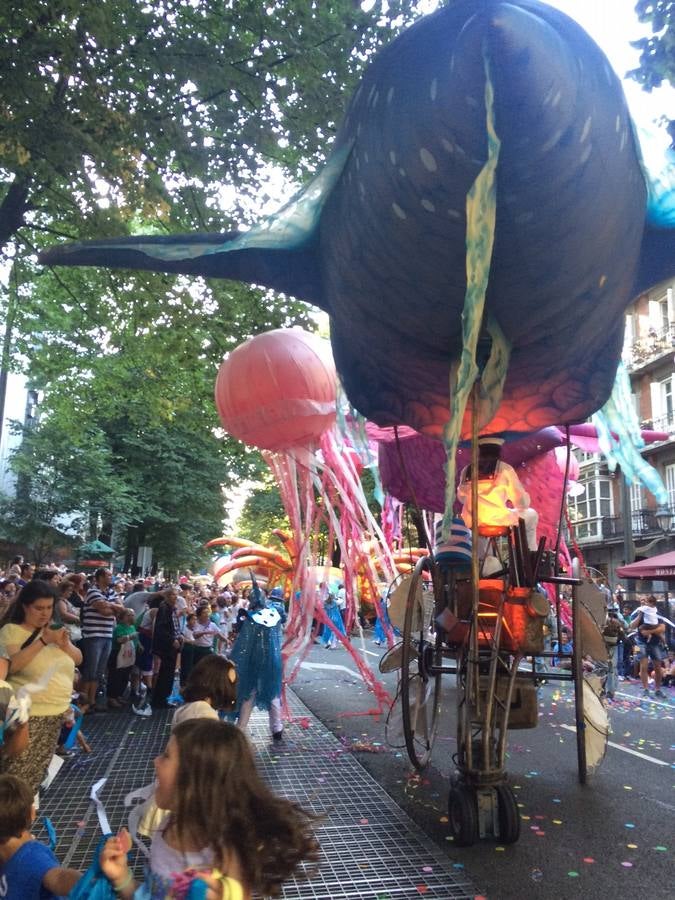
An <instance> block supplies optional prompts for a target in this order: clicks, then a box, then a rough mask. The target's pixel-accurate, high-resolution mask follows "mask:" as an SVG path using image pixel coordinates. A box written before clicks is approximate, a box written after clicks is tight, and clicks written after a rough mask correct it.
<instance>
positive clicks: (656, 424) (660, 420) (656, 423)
mask: <svg viewBox="0 0 675 900" xmlns="http://www.w3.org/2000/svg"><path fill="white" fill-rule="evenodd" d="M651 427H652V428H653V429H654V431H665V432H667V433H668V434H672V433H673V432H675V413H672V412H671V413H667V414H666V415H665V416H656V418H654V419H652V423H651Z"/></svg>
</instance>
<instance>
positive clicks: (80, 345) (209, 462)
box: [0, 0, 413, 566]
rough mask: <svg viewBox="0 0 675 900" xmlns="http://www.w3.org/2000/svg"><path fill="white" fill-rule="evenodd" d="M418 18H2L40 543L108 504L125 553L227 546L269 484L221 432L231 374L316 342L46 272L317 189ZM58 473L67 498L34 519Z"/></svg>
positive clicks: (275, 318) (9, 222) (245, 13)
mask: <svg viewBox="0 0 675 900" xmlns="http://www.w3.org/2000/svg"><path fill="white" fill-rule="evenodd" d="M412 15H413V13H412V12H411V10H410V2H409V0H390V2H389V4H388V13H387V15H386V16H385V15H383V14H382V12H381V10H380V8H379V4H375V5H373V6H372V8H371V10H370V11H369V12H364V11H363V10H362V9H361V8H360V4H359V3H357V2H354V0H325V2H324V0H322V2H320V3H319V2H315V0H309V2H306V3H298V2H296V0H270V2H269V3H266V4H262V3H259V2H254V0H200V2H198V3H195V2H193V0H148V2H144V3H140V2H138V0H98V2H97V3H91V4H83V3H81V2H79V0H16V2H14V3H11V4H3V5H2V8H0V277H1V276H2V265H1V263H2V256H3V254H4V257H5V258H6V259H7V260H9V261H11V262H12V266H13V269H12V277H11V289H9V290H7V291H6V292H5V296H4V303H3V304H2V305H3V311H2V315H3V319H4V323H5V340H4V352H3V358H2V369H6V368H7V367H8V366H9V365H13V366H14V367H16V368H19V369H21V368H22V369H24V371H26V372H27V374H28V376H29V377H30V379H31V381H32V382H33V384H34V385H35V386H36V387H38V388H39V389H40V390H41V391H42V392H43V401H42V422H41V424H40V426H39V428H38V430H37V431H36V432H35V433H34V434H33V435H32V436H31V440H30V441H28V442H26V444H25V446H24V447H23V448H22V450H21V451H20V452H19V454H18V455H17V457H16V459H15V467H16V469H17V471H18V472H20V473H22V476H23V477H24V480H23V498H24V507H23V512H22V516H23V519H21V521H25V523H26V525H28V524H29V521H31V518H30V515H29V510H30V509H31V508H32V509H33V519H32V521H33V523H34V524H37V523H44V522H46V521H47V520H49V519H50V515H52V512H54V513H56V512H57V511H56V507H57V506H59V507H60V508H61V512H68V513H73V512H75V513H77V514H78V515H80V514H84V512H86V511H87V510H89V511H92V510H94V509H95V508H96V504H97V503H98V502H99V500H98V499H97V498H100V496H101V495H102V494H103V495H105V494H106V493H108V494H109V495H110V499H111V502H110V504H109V505H107V506H105V508H103V507H101V510H102V512H101V513H100V515H101V518H102V519H104V526H103V527H104V533H105V534H106V535H109V534H110V532H111V530H112V528H113V527H115V528H117V529H118V530H119V529H124V528H126V529H127V541H126V542H127V544H128V546H133V545H134V544H135V543H138V542H139V541H146V542H148V543H153V544H154V546H155V548H156V551H157V553H159V555H160V559H161V560H162V561H163V562H165V563H166V564H167V565H171V566H176V565H179V564H181V565H182V564H186V563H189V562H193V561H194V558H195V554H197V553H198V548H199V545H200V542H201V541H202V540H204V539H206V538H208V537H211V536H213V534H214V533H216V534H217V533H218V532H219V530H220V525H219V522H218V519H219V517H220V516H221V514H222V513H221V505H220V488H219V485H220V484H224V485H225V487H226V489H227V486H228V485H231V484H232V483H236V481H237V480H238V479H240V478H246V477H251V476H255V475H257V474H259V473H260V471H261V461H260V458H259V456H258V455H257V454H254V453H250V452H248V451H245V450H244V449H243V448H242V447H241V445H239V444H237V443H236V442H234V441H232V440H231V439H229V438H226V437H223V435H222V433H220V434H219V433H218V432H217V427H218V423H217V420H216V415H215V410H214V406H213V400H212V391H213V381H214V378H215V374H216V371H217V367H218V364H219V362H220V360H221V358H222V356H223V354H224V353H226V352H227V351H229V350H231V349H233V348H234V347H235V346H236V345H237V344H239V343H240V342H241V341H242V340H244V339H245V338H246V337H248V336H250V335H252V334H256V333H258V332H261V331H264V330H267V329H269V328H273V327H280V326H284V325H290V324H296V323H297V324H307V323H308V319H307V310H306V307H305V306H303V305H300V304H298V303H297V302H296V301H294V300H292V299H291V298H284V297H275V298H272V297H271V296H270V295H269V294H268V293H264V292H261V291H259V290H254V289H251V288H248V287H244V286H241V285H235V284H232V283H226V282H210V283H208V284H207V283H206V282H204V281H201V280H192V281H190V280H188V279H183V278H178V279H174V278H171V277H168V276H162V275H155V274H150V273H116V272H106V271H97V270H88V269H74V270H59V271H54V272H49V271H42V270H39V269H37V268H36V265H35V262H34V260H35V250H36V249H40V248H41V247H43V246H44V245H45V244H48V243H52V242H54V240H58V239H60V238H69V239H74V240H78V239H88V238H95V237H103V236H118V235H122V234H129V233H138V232H154V233H171V232H175V231H184V230H195V229H209V230H216V229H219V228H223V229H227V228H230V227H231V226H232V224H233V222H235V221H236V222H242V221H243V222H246V221H250V220H252V219H253V218H257V217H258V215H259V210H260V207H261V206H262V205H263V204H264V203H265V202H267V201H268V200H269V196H268V194H269V192H270V191H271V188H270V187H269V183H268V182H269V176H270V171H271V169H272V167H274V168H275V169H277V170H279V171H281V172H282V173H283V175H284V177H286V178H290V179H292V180H294V181H296V182H299V181H302V180H303V179H304V178H306V177H307V176H308V175H310V174H311V173H312V172H313V171H314V169H315V168H316V166H317V165H318V164H319V163H320V161H321V160H322V158H323V156H324V154H325V152H326V146H327V144H329V143H330V141H331V139H332V136H333V134H334V132H335V130H336V126H337V123H338V121H339V119H340V117H341V114H342V109H343V106H344V104H345V102H346V100H347V99H348V97H349V96H350V93H351V89H352V88H353V85H354V82H355V81H356V79H357V77H358V75H359V72H360V70H361V69H362V68H363V65H364V64H365V63H366V62H367V60H368V58H369V57H370V56H371V55H372V53H373V52H374V51H375V50H376V49H377V47H378V46H379V45H380V44H381V43H383V42H385V41H387V40H389V39H391V37H393V36H394V34H395V32H396V28H397V27H400V26H401V25H403V24H404V23H405V22H406V21H407V20H408V19H410V18H411V16H412ZM392 25H394V26H396V27H392ZM50 446H51V447H52V448H54V449H55V451H57V453H56V456H55V459H56V465H57V467H58V460H59V454H60V453H64V454H67V452H68V449H69V448H70V450H71V451H72V449H73V448H74V447H77V448H80V447H84V448H90V449H91V452H90V453H87V452H85V453H83V454H82V455H81V456H80V457H79V459H80V464H81V465H83V466H84V465H85V463H87V462H88V463H89V464H90V470H89V471H88V474H86V477H85V473H84V472H82V473H81V477H80V478H76V477H74V476H73V477H71V476H70V475H69V474H68V472H69V470H70V468H71V460H70V457H68V456H66V457H64V460H65V462H64V472H63V473H61V472H58V473H57V472H56V469H52V470H50V469H49V458H50V457H49V450H50ZM38 460H41V462H40V464H39V465H38V466H37V468H36V469H34V470H33V469H32V468H31V467H32V466H34V465H36V464H37V461H38ZM72 466H74V462H72ZM97 466H98V472H100V473H101V475H100V477H99V475H98V474H96V471H95V470H96V468H97ZM49 473H51V475H53V476H54V478H53V479H52V481H53V486H54V487H55V488H56V486H57V485H58V486H59V487H58V491H56V490H55V491H54V492H52V494H50V495H49V497H50V501H49V502H50V504H51V506H49V508H47V506H45V507H44V508H42V507H40V509H38V506H36V505H35V504H41V503H43V502H46V499H45V498H46V497H47V493H45V491H46V488H47V482H48V481H49ZM62 476H63V477H62ZM106 486H107V491H106ZM31 503H33V504H34V505H33V506H32V507H31V506H30V504H31ZM106 503H107V501H106ZM52 506H53V507H54V510H52ZM15 512H17V514H18V508H17V509H16V510H15ZM16 521H17V523H18V522H19V519H17V520H16ZM41 527H42V526H41ZM157 553H156V555H157Z"/></svg>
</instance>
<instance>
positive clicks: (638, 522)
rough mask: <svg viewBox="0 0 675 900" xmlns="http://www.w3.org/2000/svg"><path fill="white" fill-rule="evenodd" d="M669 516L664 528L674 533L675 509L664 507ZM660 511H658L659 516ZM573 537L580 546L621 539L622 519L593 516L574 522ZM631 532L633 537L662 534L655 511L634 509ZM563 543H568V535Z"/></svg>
mask: <svg viewBox="0 0 675 900" xmlns="http://www.w3.org/2000/svg"><path fill="white" fill-rule="evenodd" d="M666 510H667V512H668V513H669V515H670V521H669V522H668V526H667V528H666V532H667V533H671V532H675V507H670V506H669V507H666V509H664V510H663V511H664V512H665V511H666ZM661 512H662V510H659V515H661ZM573 527H574V536H575V537H576V539H577V540H578V541H579V543H580V544H590V543H593V542H594V541H603V540H604V541H607V540H612V539H614V538H623V532H624V527H623V518H622V517H621V516H595V517H594V518H591V519H581V520H579V521H578V522H575V523H574V525H573ZM631 531H632V534H633V536H634V537H639V538H649V537H656V536H657V535H659V534H663V531H662V529H661V527H660V526H659V523H658V520H657V518H656V510H655V509H636V510H634V511H633V513H632V514H631ZM564 536H565V541H566V542H568V543H569V540H568V535H567V534H565V535H564Z"/></svg>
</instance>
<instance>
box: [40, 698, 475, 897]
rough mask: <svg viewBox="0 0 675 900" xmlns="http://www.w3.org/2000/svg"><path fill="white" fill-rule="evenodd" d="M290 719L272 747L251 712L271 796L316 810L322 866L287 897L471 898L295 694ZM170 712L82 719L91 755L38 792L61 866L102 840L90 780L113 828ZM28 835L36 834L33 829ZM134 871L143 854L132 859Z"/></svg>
mask: <svg viewBox="0 0 675 900" xmlns="http://www.w3.org/2000/svg"><path fill="white" fill-rule="evenodd" d="M288 699H289V702H290V704H291V710H292V712H293V714H294V716H296V717H298V718H300V719H301V720H302V721H303V723H304V724H308V725H309V727H307V728H302V727H300V725H298V724H291V725H289V726H287V728H286V731H285V738H284V740H283V742H281V743H280V744H275V743H273V742H272V741H270V739H269V731H268V727H267V716H266V715H265V714H262V713H259V712H256V713H255V714H254V716H253V717H252V718H251V723H250V733H251V738H252V741H253V744H254V746H255V748H256V753H257V759H256V761H257V764H258V766H259V769H260V772H261V774H262V775H263V777H264V778H265V780H266V781H267V782H268V784H269V785H270V786H271V787H272V788H273V789H274V790H275V791H276V792H278V793H279V794H282V795H283V796H285V797H288V798H289V799H291V800H293V801H295V802H297V803H299V804H301V805H302V806H304V807H305V808H307V809H309V810H311V811H312V812H315V813H317V814H320V815H323V816H324V819H323V821H322V822H321V823H320V824H319V826H318V828H317V836H318V839H319V842H320V844H321V850H322V858H321V864H320V869H319V872H318V873H317V874H315V875H314V876H313V877H312V879H311V880H300V879H297V880H295V879H293V880H290V881H289V882H288V883H287V884H286V885H285V886H284V892H283V897H284V898H286V900H357V898H358V900H415V898H418V897H420V896H422V895H423V896H425V897H428V898H434V900H473V898H474V897H475V894H476V891H475V890H474V889H473V887H472V886H471V884H470V883H469V881H468V880H467V879H466V877H465V875H464V872H463V870H456V869H453V866H452V863H451V862H450V861H449V860H448V858H447V857H445V856H444V854H443V853H442V851H441V850H440V849H439V848H438V847H437V846H436V845H435V844H434V843H433V842H432V841H431V840H430V839H429V838H428V837H427V836H426V835H425V834H424V833H423V832H422V831H421V829H419V828H418V826H417V825H415V823H413V822H412V820H411V819H409V818H408V816H407V815H406V814H405V813H404V812H403V810H402V809H401V808H400V807H399V806H398V805H397V804H396V803H395V802H394V801H393V800H392V799H391V798H390V797H389V795H388V794H387V793H386V792H385V791H384V790H383V789H382V788H381V787H380V786H379V784H378V783H377V782H376V781H375V780H374V779H373V778H372V777H371V776H370V775H369V774H368V772H366V770H365V769H364V768H363V766H361V765H360V763H359V762H358V760H357V759H356V758H355V757H354V756H353V754H351V753H348V752H345V748H344V747H343V746H342V744H340V742H339V741H338V740H337V739H336V738H335V736H334V735H333V734H332V733H331V732H330V731H328V729H327V728H326V727H325V726H324V725H323V724H322V723H321V722H320V721H319V720H318V719H317V718H316V717H315V716H313V715H312V713H310V712H309V710H308V709H307V708H306V707H305V706H304V704H302V702H301V701H300V700H299V699H298V698H297V697H295V695H293V694H292V693H291V692H290V691H289V696H288ZM170 719H171V712H170V711H169V712H168V713H157V712H156V713H155V714H154V716H153V717H152V718H151V719H141V718H138V717H136V716H133V715H128V714H126V713H119V714H118V713H109V714H105V715H101V716H92V717H90V718H89V719H88V720H87V722H86V728H85V730H86V733H87V737H88V739H89V740H90V742H91V743H92V745H93V748H94V753H92V754H91V756H84V755H81V754H78V755H77V756H75V757H73V758H71V759H69V760H67V762H66V763H65V765H64V766H63V768H62V769H61V771H60V772H59V774H58V776H57V778H56V779H55V781H54V783H53V785H52V786H51V788H50V789H49V791H48V792H47V793H46V795H45V798H44V801H43V804H42V808H41V810H40V813H41V814H43V815H47V816H49V817H50V818H51V820H52V822H53V823H54V826H55V828H56V831H57V836H58V841H59V842H58V846H57V855H58V857H59V859H60V860H61V861H62V862H63V864H64V865H70V866H74V867H75V868H82V869H85V868H86V867H87V866H88V865H89V864H90V862H91V859H92V857H93V854H94V852H95V850H96V847H97V845H98V842H99V840H100V829H99V827H98V820H97V817H96V813H95V810H94V806H93V804H92V803H91V801H89V799H88V797H89V791H90V788H91V785H92V784H93V783H94V782H96V781H97V780H98V779H99V778H102V777H107V779H108V780H107V782H106V785H105V787H104V789H103V790H102V792H101V795H100V796H101V799H102V801H103V803H104V805H105V807H106V812H107V814H108V817H109V819H110V825H111V828H112V829H113V831H115V830H117V828H119V827H120V826H121V825H122V824H123V823H124V821H125V819H126V810H125V809H124V805H123V798H124V796H125V795H126V794H127V793H128V792H129V791H132V790H134V789H135V788H138V787H141V786H142V785H144V784H147V783H148V782H149V781H151V780H152V777H153V766H152V761H153V759H154V757H155V756H156V755H157V754H158V753H159V752H160V750H161V749H162V748H163V746H164V744H165V742H166V740H167V736H168V733H169V722H170ZM36 836H37V837H40V838H42V837H43V836H42V835H41V834H39V833H38V832H36ZM134 868H135V869H136V872H137V874H139V875H140V873H141V872H142V868H143V860H142V857H140V854H138V855H137V857H136V858H135V859H134Z"/></svg>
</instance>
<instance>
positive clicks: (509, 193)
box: [41, 0, 675, 436]
mask: <svg viewBox="0 0 675 900" xmlns="http://www.w3.org/2000/svg"><path fill="white" fill-rule="evenodd" d="M487 79H489V81H490V84H491V87H492V90H493V92H494V101H493V109H492V114H493V116H494V126H495V131H496V134H497V136H498V139H499V142H500V147H499V157H498V161H497V168H496V225H495V228H494V247H493V250H492V255H491V259H490V260H489V262H490V269H489V280H488V285H487V293H486V301H485V312H486V314H487V315H489V316H491V317H492V318H493V319H494V321H496V323H497V324H498V325H499V326H500V328H501V330H502V332H503V334H504V335H505V337H506V340H507V342H508V344H509V345H510V348H511V349H510V361H509V366H508V374H507V376H506V381H505V384H504V389H503V394H502V398H501V402H500V404H499V406H498V408H497V412H496V415H495V416H494V419H493V420H492V422H491V423H490V427H489V430H490V431H495V432H496V431H524V432H525V431H533V430H535V429H538V428H543V427H545V426H548V425H554V424H561V423H571V422H579V421H583V420H584V419H586V418H587V417H588V416H589V415H590V414H591V413H593V412H594V411H595V410H597V409H598V408H599V407H600V406H601V405H602V404H603V403H604V402H605V400H606V399H607V397H608V396H609V394H610V392H611V389H612V385H613V382H614V377H615V373H616V368H617V364H618V360H619V357H620V352H621V346H622V341H623V331H624V319H623V312H624V310H625V308H626V306H627V305H628V303H629V302H630V301H631V300H632V299H633V298H634V297H635V296H636V294H637V293H638V292H639V291H641V290H644V289H646V288H648V287H650V286H652V285H654V284H656V283H657V282H659V281H661V280H663V279H666V278H668V277H670V276H672V275H673V274H675V238H674V235H673V232H672V231H667V230H659V229H655V228H652V227H651V226H649V225H648V224H647V223H646V210H647V190H646V185H645V180H644V176H643V172H642V168H641V163H640V156H639V148H638V146H637V144H636V140H635V137H634V134H633V129H632V127H631V121H630V117H629V113H628V110H627V106H626V102H625V99H624V96H623V91H622V88H621V85H620V82H619V80H618V78H617V77H616V75H615V74H614V72H613V71H612V69H611V68H610V66H609V64H608V62H607V60H606V58H605V57H604V55H603V54H602V52H601V51H600V50H599V48H598V47H597V46H596V45H595V44H594V43H593V41H592V40H591V39H590V38H589V37H588V35H587V34H586V33H585V32H584V31H583V30H582V29H581V28H580V26H578V25H577V24H576V23H575V22H573V21H572V20H570V19H569V18H567V17H566V16H565V15H563V14H562V13H560V12H558V11H556V10H553V9H552V8H550V7H548V6H545V5H544V4H541V3H538V2H535V0H519V2H516V0H514V2H509V3H506V2H496V0H495V2H489V0H486V2H483V3H480V4H477V3H475V2H473V0H471V2H470V0H466V2H459V3H456V4H453V5H452V6H451V7H448V8H444V9H441V10H439V11H438V12H437V13H435V14H434V15H430V16H427V17H425V18H423V19H421V20H420V21H419V22H418V23H416V24H415V25H413V26H412V27H411V28H409V29H408V30H407V31H405V32H404V33H403V34H402V35H401V36H400V37H398V38H397V39H396V40H395V41H393V42H392V43H391V44H390V45H389V46H388V47H386V48H385V49H384V50H382V51H381V52H380V53H379V54H378V56H377V57H376V59H375V61H374V62H373V64H372V65H371V66H370V67H369V69H368V70H367V71H366V73H365V74H364V77H363V79H362V82H361V84H360V86H359V88H358V90H357V91H356V93H355V95H354V97H353V99H352V101H351V103H350V105H349V108H348V110H347V114H346V117H345V120H344V123H343V125H342V127H341V129H340V131H339V133H338V135H337V138H336V140H335V144H334V146H333V147H332V150H331V156H330V157H329V159H328V160H327V163H326V165H325V167H324V168H323V169H322V171H321V172H320V173H319V174H318V175H317V176H316V177H315V178H314V179H313V181H312V182H311V183H310V184H308V185H307V186H306V187H305V188H304V189H303V191H301V193H300V194H299V195H298V196H297V197H296V198H294V200H292V201H291V202H290V203H289V204H288V205H287V206H285V207H284V208H283V209H282V210H280V211H279V213H278V214H276V215H275V216H272V217H271V218H270V219H268V220H266V221H264V222H263V223H261V225H259V226H257V227H255V228H253V229H252V230H251V231H247V232H232V233H225V234H209V235H202V234H194V235H178V236H171V237H166V238H153V237H138V238H130V239H129V238H122V239H119V240H115V239H111V240H108V241H97V242H90V243H88V244H80V245H61V246H57V247H54V248H52V249H51V250H49V251H47V252H46V253H44V254H43V255H42V257H41V259H42V261H43V262H45V263H49V264H59V265H98V266H116V267H124V268H136V269H152V270H160V271H167V272H180V273H188V274H195V275H205V276H210V277H218V278H230V279H238V280H243V281H248V282H251V283H256V284H263V285H267V286H269V287H272V288H275V289H277V290H281V291H284V292H286V293H290V294H292V295H294V296H297V297H300V298H302V299H305V300H307V301H309V302H311V303H313V304H315V305H317V306H319V307H321V308H322V309H324V310H326V311H327V312H328V313H329V315H330V320H331V341H332V344H333V352H334V356H335V361H336V365H337V369H338V371H339V373H340V377H341V379H342V381H343V384H344V386H345V389H346V391H347V394H348V396H349V398H350V400H351V402H352V403H353V404H354V406H355V407H356V408H357V409H358V410H359V411H360V412H361V413H363V414H364V415H365V416H366V417H367V418H369V419H371V420H372V421H374V422H376V423H378V424H380V425H394V424H407V425H410V426H411V427H413V428H415V429H417V430H418V431H421V432H424V433H426V434H429V435H432V436H439V435H440V433H441V431H442V429H443V426H444V424H445V423H446V422H447V420H448V417H449V408H450V404H451V403H452V390H451V384H450V378H449V374H450V368H451V365H452V364H453V362H455V361H457V359H458V358H459V356H460V354H461V350H462V325H461V314H462V309H463V307H464V301H465V295H466V291H467V274H466V271H467V270H466V253H467V211H466V210H467V195H468V194H469V192H470V190H471V188H472V185H473V184H474V182H475V180H476V178H477V177H478V175H479V174H480V173H481V171H482V170H483V168H484V166H485V164H486V161H487V159H488V142H487V133H486V120H487V116H488V109H487V106H486V99H485V98H486V90H485V88H486V80H487Z"/></svg>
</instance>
